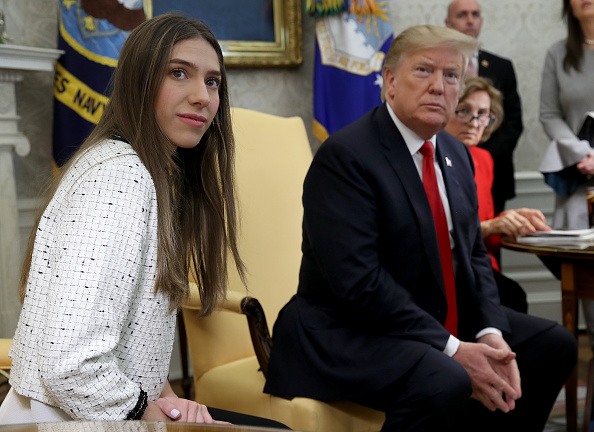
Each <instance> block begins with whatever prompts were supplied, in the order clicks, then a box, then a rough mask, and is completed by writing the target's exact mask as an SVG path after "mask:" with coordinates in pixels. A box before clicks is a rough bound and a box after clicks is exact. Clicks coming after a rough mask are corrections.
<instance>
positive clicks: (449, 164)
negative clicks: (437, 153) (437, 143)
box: [445, 156, 452, 167]
mask: <svg viewBox="0 0 594 432" xmlns="http://www.w3.org/2000/svg"><path fill="white" fill-rule="evenodd" d="M445 161H446V165H447V166H449V167H451V166H452V161H451V160H450V158H449V157H447V156H446V158H445Z"/></svg>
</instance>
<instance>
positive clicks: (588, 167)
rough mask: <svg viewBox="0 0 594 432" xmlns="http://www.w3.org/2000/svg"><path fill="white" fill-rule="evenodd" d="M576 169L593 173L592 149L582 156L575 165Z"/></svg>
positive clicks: (588, 173) (584, 172) (593, 155)
mask: <svg viewBox="0 0 594 432" xmlns="http://www.w3.org/2000/svg"><path fill="white" fill-rule="evenodd" d="M576 167H577V169H578V171H579V172H581V173H582V174H586V175H594V150H593V151H591V152H590V154H588V155H587V156H584V157H583V158H582V160H580V161H579V162H578V163H577V165H576Z"/></svg>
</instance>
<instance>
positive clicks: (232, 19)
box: [144, 0, 303, 68]
mask: <svg viewBox="0 0 594 432" xmlns="http://www.w3.org/2000/svg"><path fill="white" fill-rule="evenodd" d="M144 5H145V12H146V13H147V16H149V17H150V16H153V15H157V14H160V13H163V12H164V11H165V10H164V8H167V9H168V10H178V11H182V12H184V13H186V14H188V15H189V16H193V17H196V18H200V19H201V20H203V21H204V22H205V23H206V24H207V25H208V26H209V27H210V28H211V30H212V31H213V32H214V34H215V35H216V36H217V38H218V39H219V42H220V44H221V48H222V50H223V55H224V57H225V65H226V66H227V67H228V68H270V67H292V66H298V65H300V64H301V63H302V60H303V56H302V49H301V15H302V13H301V7H302V6H301V0H251V1H249V2H246V1H245V0H217V2H204V1H196V0H175V1H171V0H169V1H159V0H152V1H150V0H144ZM206 5H208V7H205V6H206ZM147 6H148V8H147ZM148 9H150V10H148Z"/></svg>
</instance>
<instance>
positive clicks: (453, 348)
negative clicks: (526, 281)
mask: <svg viewBox="0 0 594 432" xmlns="http://www.w3.org/2000/svg"><path fill="white" fill-rule="evenodd" d="M386 107H387V108H388V113H389V114H390V117H391V118H392V120H393V121H394V124H396V127H397V128H398V130H399V131H400V134H401V135H402V138H403V139H404V142H405V143H406V146H407V147H408V150H409V152H410V154H411V156H412V158H413V161H414V163H415V166H416V168H417V171H418V173H419V176H420V177H421V180H423V155H422V154H421V152H420V151H419V150H420V149H421V147H422V146H423V144H424V143H425V141H430V142H431V143H432V144H433V148H434V149H435V155H437V137H436V135H433V136H432V137H431V138H430V139H428V140H424V139H422V138H420V137H419V136H418V135H417V134H416V133H415V132H413V131H412V130H411V129H410V128H408V127H407V126H406V125H405V124H404V123H402V121H400V119H399V118H398V117H397V116H396V114H395V113H394V111H393V110H392V107H391V106H390V104H389V103H386ZM433 164H434V166H435V175H436V177H437V187H438V188H439V196H440V198H441V202H442V204H443V210H444V212H445V214H446V219H447V221H448V232H449V235H450V246H451V248H452V261H453V264H454V273H456V269H457V259H456V253H455V246H456V245H455V242H454V237H453V235H452V230H453V226H454V225H453V223H452V213H451V211H450V203H449V201H448V194H447V190H446V187H445V182H444V180H443V174H442V172H441V168H440V166H439V163H438V160H437V157H434V158H433ZM488 333H495V334H498V335H499V336H502V333H501V330H499V329H496V328H493V327H487V328H484V329H483V330H481V331H480V332H478V333H477V334H476V338H477V339H478V338H480V337H481V336H484V335H486V334H488ZM459 347H460V340H459V339H458V338H456V337H455V336H454V335H450V337H449V339H448V341H447V343H446V346H445V348H444V350H443V352H444V353H445V354H447V355H448V356H450V357H451V356H453V355H454V354H456V352H457V351H458V348H459Z"/></svg>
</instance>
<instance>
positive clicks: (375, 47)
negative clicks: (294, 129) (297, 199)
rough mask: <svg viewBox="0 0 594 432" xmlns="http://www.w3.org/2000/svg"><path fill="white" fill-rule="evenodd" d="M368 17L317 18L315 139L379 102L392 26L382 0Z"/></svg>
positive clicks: (332, 130)
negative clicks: (383, 68) (378, 6)
mask: <svg viewBox="0 0 594 432" xmlns="http://www.w3.org/2000/svg"><path fill="white" fill-rule="evenodd" d="M378 5H381V6H383V7H384V8H383V9H382V8H381V7H380V8H378V9H377V10H376V12H375V13H374V14H370V15H363V16H361V15H356V14H351V13H348V12H343V13H341V14H338V15H332V16H327V17H324V18H317V21H316V53H315V64H314V128H313V131H314V134H315V135H316V137H318V139H319V140H320V141H324V140H325V139H326V138H328V136H329V135H330V134H332V133H334V132H336V131H337V130H338V129H341V128H342V127H344V126H346V125H348V124H350V123H352V122H353V121H355V120H357V119H358V118H359V117H361V116H362V115H363V114H365V113H366V112H368V111H369V110H370V109H371V108H373V107H374V106H376V105H379V104H381V96H380V95H381V88H382V84H383V80H382V66H383V63H384V58H385V53H386V52H387V51H388V49H389V48H390V44H391V42H392V38H393V28H392V23H391V21H390V13H389V12H388V11H387V9H386V8H387V7H388V6H387V2H384V3H378Z"/></svg>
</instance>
